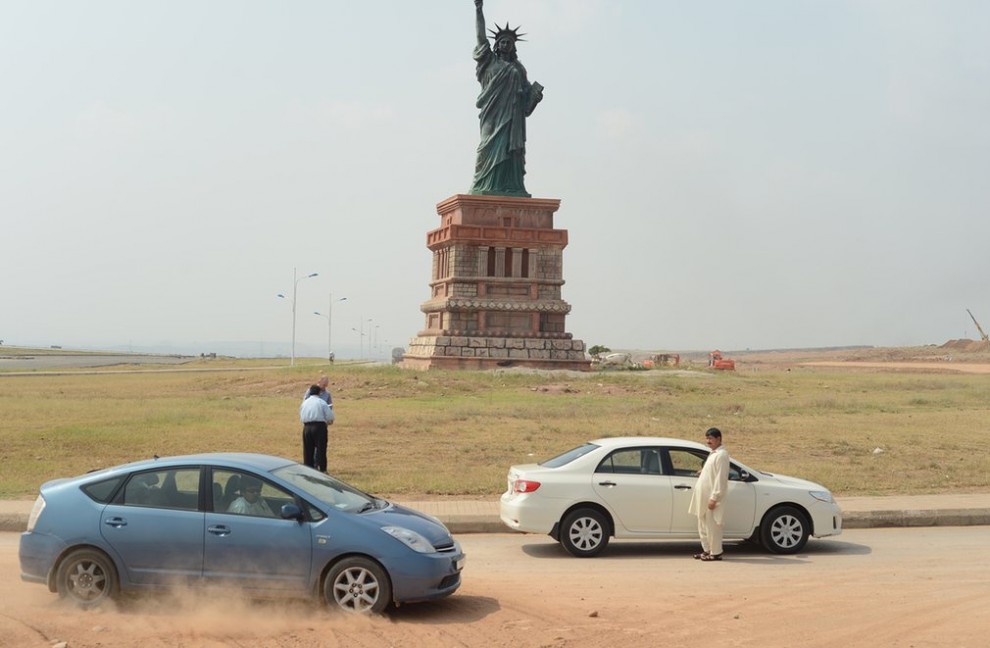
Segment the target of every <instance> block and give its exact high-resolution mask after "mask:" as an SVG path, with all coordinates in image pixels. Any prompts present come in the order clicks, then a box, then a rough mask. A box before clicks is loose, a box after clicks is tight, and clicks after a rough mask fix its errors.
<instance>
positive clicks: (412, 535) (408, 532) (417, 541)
mask: <svg viewBox="0 0 990 648" xmlns="http://www.w3.org/2000/svg"><path fill="white" fill-rule="evenodd" d="M382 531H384V532H385V533H387V534H389V535H390V536H392V537H393V538H395V539H396V540H399V541H401V542H403V543H405V545H406V546H407V547H409V548H410V549H412V550H413V551H417V552H419V553H423V554H427V553H436V551H437V550H436V549H435V548H434V547H433V545H432V544H430V541H429V540H427V539H426V538H424V537H423V536H421V535H420V534H418V533H416V532H415V531H413V530H412V529H407V528H405V527H397V526H385V527H382Z"/></svg>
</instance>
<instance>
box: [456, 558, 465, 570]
mask: <svg viewBox="0 0 990 648" xmlns="http://www.w3.org/2000/svg"><path fill="white" fill-rule="evenodd" d="M465 560H467V558H458V559H457V560H455V561H454V571H461V570H462V569H464V561H465Z"/></svg>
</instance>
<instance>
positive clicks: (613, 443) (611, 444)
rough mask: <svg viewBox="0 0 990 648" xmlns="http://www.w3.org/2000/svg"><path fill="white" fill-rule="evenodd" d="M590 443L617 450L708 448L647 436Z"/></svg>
mask: <svg viewBox="0 0 990 648" xmlns="http://www.w3.org/2000/svg"><path fill="white" fill-rule="evenodd" d="M590 443H594V444H595V445H597V446H601V447H603V448H617V447H622V446H630V445H637V446H640V445H659V446H681V447H682V448H695V449H697V450H708V446H706V445H704V444H702V443H698V442H697V441H686V440H684V439H674V438H671V437H647V436H633V437H629V436H627V437H603V438H601V439H595V440H594V441H591V442H590Z"/></svg>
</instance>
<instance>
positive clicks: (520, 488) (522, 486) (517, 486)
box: [512, 479, 540, 493]
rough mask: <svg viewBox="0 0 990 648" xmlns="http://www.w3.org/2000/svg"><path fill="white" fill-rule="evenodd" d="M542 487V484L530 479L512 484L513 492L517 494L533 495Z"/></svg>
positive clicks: (518, 480)
mask: <svg viewBox="0 0 990 648" xmlns="http://www.w3.org/2000/svg"><path fill="white" fill-rule="evenodd" d="M539 487H540V482H535V481H529V480H528V479H517V480H516V481H514V482H512V490H513V492H516V493H532V492H533V491H535V490H536V489H537V488H539Z"/></svg>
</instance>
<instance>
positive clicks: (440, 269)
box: [400, 0, 591, 371]
mask: <svg viewBox="0 0 990 648" xmlns="http://www.w3.org/2000/svg"><path fill="white" fill-rule="evenodd" d="M482 4H483V0H474V7H475V14H476V16H475V18H476V25H477V35H478V45H477V47H476V48H475V50H474V60H475V62H476V63H477V76H478V83H480V84H481V93H480V94H479V95H478V103H477V107H478V111H479V112H478V119H479V121H480V125H481V143H480V144H478V157H477V159H476V161H475V167H474V182H473V183H472V185H471V191H470V192H469V193H466V194H462V193H458V194H454V195H453V196H450V197H448V198H446V199H444V200H443V201H441V202H440V203H438V204H437V215H438V216H440V223H439V226H438V227H437V228H436V229H432V230H430V231H429V232H427V233H426V247H427V248H429V250H430V252H431V253H432V255H433V259H432V262H431V264H430V281H429V284H428V286H429V297H428V299H427V300H426V301H425V302H423V303H422V305H421V306H420V311H422V313H423V315H424V319H423V328H421V329H420V330H419V331H418V332H417V334H416V335H415V336H414V337H412V338H411V339H410V340H409V348H408V349H407V350H406V351H405V353H404V354H403V356H402V360H401V362H400V365H401V366H402V367H403V368H405V369H417V370H426V369H463V370H494V369H500V368H505V367H528V368H532V369H551V370H553V369H567V370H576V371H590V369H591V361H590V359H589V358H588V356H587V354H586V352H585V351H586V349H585V344H584V342H583V341H582V340H580V339H576V338H575V337H574V336H573V335H572V334H571V333H570V332H569V331H568V330H567V325H566V318H567V315H568V314H569V313H570V312H571V305H570V304H568V303H567V302H566V301H564V298H563V295H562V294H561V288H562V287H563V285H564V275H563V272H564V248H565V247H567V240H568V239H567V230H565V229H559V228H556V227H554V222H553V221H554V214H555V213H556V212H557V209H558V208H559V207H560V199H558V198H533V197H532V196H531V195H530V194H529V192H528V191H526V186H525V184H524V183H523V179H524V177H525V175H526V118H527V117H529V115H530V114H532V112H533V109H535V108H536V104H538V103H540V101H541V100H542V99H543V86H541V85H540V84H539V83H530V82H529V80H528V79H527V78H526V68H524V67H523V66H522V63H520V62H519V59H518V58H517V57H516V43H517V42H518V41H519V40H520V38H519V37H520V36H522V34H520V33H519V28H518V27H516V28H515V29H512V28H510V27H509V24H508V23H506V24H505V27H500V26H499V25H498V24H496V25H495V29H492V30H487V31H490V32H491V40H492V42H491V44H489V39H488V36H487V33H486V29H485V16H484V13H483V12H482Z"/></svg>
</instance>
